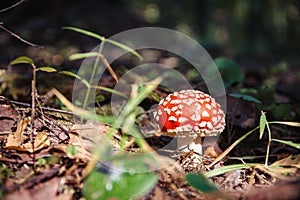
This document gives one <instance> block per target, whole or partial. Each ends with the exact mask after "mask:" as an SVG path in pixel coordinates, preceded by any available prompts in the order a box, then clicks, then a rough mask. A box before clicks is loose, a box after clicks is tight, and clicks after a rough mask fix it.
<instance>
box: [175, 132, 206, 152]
mask: <svg viewBox="0 0 300 200" xmlns="http://www.w3.org/2000/svg"><path fill="white" fill-rule="evenodd" d="M177 147H178V150H179V151H181V152H187V153H188V152H190V151H193V152H195V153H198V154H200V155H202V153H203V151H202V140H201V136H198V137H197V138H196V139H195V138H194V137H178V138H177Z"/></svg>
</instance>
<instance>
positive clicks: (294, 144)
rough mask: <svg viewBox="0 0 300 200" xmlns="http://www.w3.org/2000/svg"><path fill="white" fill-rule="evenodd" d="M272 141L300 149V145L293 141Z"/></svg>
mask: <svg viewBox="0 0 300 200" xmlns="http://www.w3.org/2000/svg"><path fill="white" fill-rule="evenodd" d="M271 141H273V142H279V143H282V144H286V145H289V146H291V147H294V148H296V149H300V143H294V142H292V141H287V140H278V139H272V140H271Z"/></svg>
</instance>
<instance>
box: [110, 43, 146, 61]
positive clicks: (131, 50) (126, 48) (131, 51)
mask: <svg viewBox="0 0 300 200" xmlns="http://www.w3.org/2000/svg"><path fill="white" fill-rule="evenodd" d="M105 41H106V42H108V43H111V44H113V45H115V46H117V47H119V48H121V49H124V50H125V51H128V52H130V53H132V54H133V55H135V56H136V57H137V58H138V59H140V60H143V57H142V56H141V54H139V53H138V52H136V51H135V50H134V49H132V48H130V47H128V46H126V45H124V44H122V43H120V42H117V41H114V40H110V39H106V40H105Z"/></svg>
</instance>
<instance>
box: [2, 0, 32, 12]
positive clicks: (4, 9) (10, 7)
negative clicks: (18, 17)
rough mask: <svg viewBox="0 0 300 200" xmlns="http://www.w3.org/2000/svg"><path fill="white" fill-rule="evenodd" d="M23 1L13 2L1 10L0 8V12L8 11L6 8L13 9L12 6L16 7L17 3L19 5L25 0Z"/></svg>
mask: <svg viewBox="0 0 300 200" xmlns="http://www.w3.org/2000/svg"><path fill="white" fill-rule="evenodd" d="M25 1H26V0H21V1H19V2H17V3H15V4H13V5H11V6H9V7H7V8H3V9H2V10H0V13H2V12H5V11H8V10H10V9H13V8H14V7H17V6H18V5H20V4H21V3H23V2H25Z"/></svg>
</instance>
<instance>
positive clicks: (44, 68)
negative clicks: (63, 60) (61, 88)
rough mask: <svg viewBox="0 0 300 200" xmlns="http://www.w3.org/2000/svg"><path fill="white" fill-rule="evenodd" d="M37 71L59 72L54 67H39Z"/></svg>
mask: <svg viewBox="0 0 300 200" xmlns="http://www.w3.org/2000/svg"><path fill="white" fill-rule="evenodd" d="M36 71H43V72H57V70H56V69H55V68H53V67H39V68H37V69H36Z"/></svg>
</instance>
